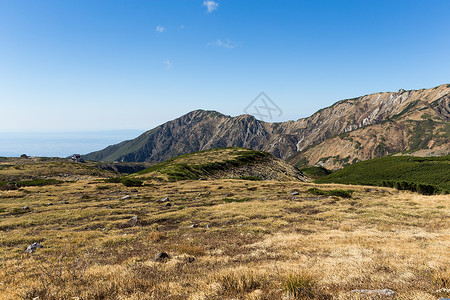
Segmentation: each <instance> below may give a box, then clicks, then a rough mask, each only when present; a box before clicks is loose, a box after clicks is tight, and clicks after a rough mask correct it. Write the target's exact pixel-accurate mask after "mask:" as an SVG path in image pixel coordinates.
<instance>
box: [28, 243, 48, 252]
mask: <svg viewBox="0 0 450 300" xmlns="http://www.w3.org/2000/svg"><path fill="white" fill-rule="evenodd" d="M38 248H44V246H42V245H41V244H39V243H37V242H35V243H33V244H31V245H30V246H28V247H27V249H25V252H27V253H33V252H34V251H36V249H38Z"/></svg>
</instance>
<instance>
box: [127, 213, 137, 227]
mask: <svg viewBox="0 0 450 300" xmlns="http://www.w3.org/2000/svg"><path fill="white" fill-rule="evenodd" d="M137 222H138V217H137V216H134V217H132V218H131V219H129V220H128V221H127V226H129V227H132V226H136V224H137Z"/></svg>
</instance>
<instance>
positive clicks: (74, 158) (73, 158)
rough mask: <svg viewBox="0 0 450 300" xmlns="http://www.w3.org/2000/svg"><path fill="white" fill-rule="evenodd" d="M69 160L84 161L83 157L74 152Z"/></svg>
mask: <svg viewBox="0 0 450 300" xmlns="http://www.w3.org/2000/svg"><path fill="white" fill-rule="evenodd" d="M70 160H71V161H73V162H79V163H84V162H85V161H84V159H82V158H81V155H80V154H74V155H72V156H71V157H70Z"/></svg>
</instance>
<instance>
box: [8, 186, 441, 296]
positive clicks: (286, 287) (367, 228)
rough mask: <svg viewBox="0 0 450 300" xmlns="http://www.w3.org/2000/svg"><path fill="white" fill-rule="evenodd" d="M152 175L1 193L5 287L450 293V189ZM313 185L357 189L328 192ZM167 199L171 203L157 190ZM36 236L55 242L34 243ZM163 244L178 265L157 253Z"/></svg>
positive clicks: (184, 292) (21, 291)
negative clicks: (137, 182)
mask: <svg viewBox="0 0 450 300" xmlns="http://www.w3.org/2000/svg"><path fill="white" fill-rule="evenodd" d="M147 183H148V184H149V183H151V185H150V184H149V185H146V186H143V187H139V188H128V187H125V186H124V185H122V184H113V183H108V184H105V183H102V182H99V181H93V180H83V179H81V180H78V181H75V182H68V183H64V184H60V185H53V186H44V187H26V188H22V189H20V190H16V191H2V192H1V194H0V231H1V235H0V264H1V267H0V295H1V296H0V298H2V299H32V298H36V297H39V299H295V298H297V299H308V298H310V299H365V298H362V296H361V295H358V294H355V293H352V292H351V291H352V290H353V289H384V288H389V289H392V290H394V291H396V292H397V296H396V299H436V298H438V297H449V296H450V293H449V292H448V291H449V289H450V254H449V251H448V249H450V230H449V220H450V219H449V213H450V208H449V197H448V196H445V195H440V196H421V195H417V194H412V193H406V192H399V191H396V190H392V189H388V188H368V187H359V186H352V187H348V186H342V185H321V186H317V185H314V184H309V183H299V182H277V181H243V180H227V179H220V180H208V181H180V182H173V183H167V182H159V181H153V182H147ZM105 185H107V186H109V188H99V186H105ZM311 187H319V188H321V189H337V188H339V189H349V188H351V189H353V190H355V193H354V195H353V197H352V198H351V199H343V198H339V197H328V196H317V195H312V194H309V193H308V192H307V189H308V188H311ZM136 189H137V191H136ZM292 190H297V191H299V195H296V196H294V197H292V196H291V194H290V192H291V191H292ZM125 195H130V196H131V197H130V198H128V199H124V200H122V199H121V198H122V197H123V196H125ZM164 197H169V198H170V203H171V206H167V207H166V206H165V203H160V202H157V201H156V200H158V199H161V198H164ZM224 199H228V200H227V201H224ZM229 199H232V200H233V201H229ZM61 201H63V202H61ZM50 202H51V203H52V205H48V203H50ZM66 202H67V204H63V203H66ZM24 206H28V207H29V208H30V210H25V211H24V210H22V207H24ZM133 216H137V217H138V221H137V223H136V224H134V223H133V222H129V220H130V218H131V217H133ZM192 225H194V226H192ZM33 242H40V243H41V244H42V245H44V248H42V249H38V250H37V251H36V252H35V253H33V254H27V253H24V250H25V248H26V247H27V246H28V245H30V244H31V243H33ZM160 251H165V252H167V253H168V254H169V255H170V258H169V259H168V260H167V261H166V262H155V261H153V257H154V256H155V255H156V254H157V253H158V252H160ZM192 258H194V260H192ZM391 298H392V297H391Z"/></svg>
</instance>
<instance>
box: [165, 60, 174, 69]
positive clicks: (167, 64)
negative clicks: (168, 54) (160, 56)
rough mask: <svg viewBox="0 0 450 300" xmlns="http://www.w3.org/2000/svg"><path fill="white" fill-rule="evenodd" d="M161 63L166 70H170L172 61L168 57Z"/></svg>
mask: <svg viewBox="0 0 450 300" xmlns="http://www.w3.org/2000/svg"><path fill="white" fill-rule="evenodd" d="M163 64H165V65H166V69H167V70H170V69H172V67H173V65H172V62H171V61H170V60H169V59H166V60H165V61H163Z"/></svg>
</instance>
